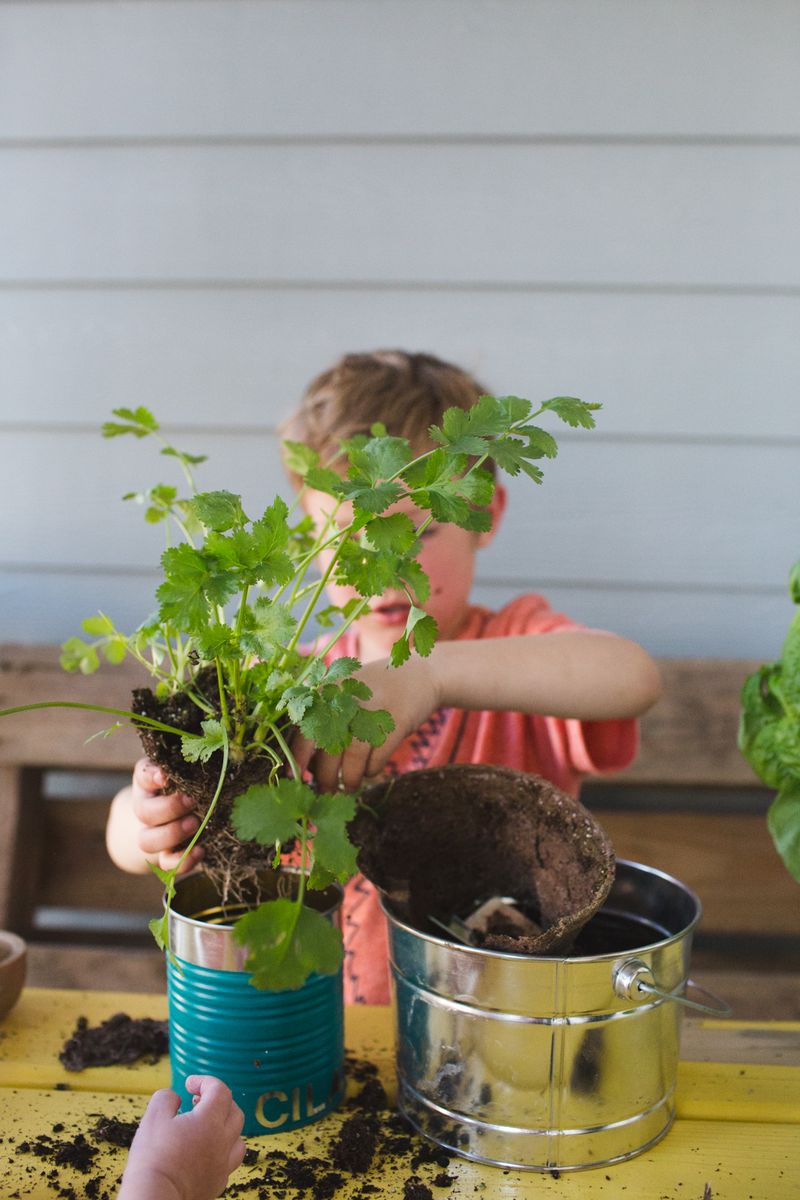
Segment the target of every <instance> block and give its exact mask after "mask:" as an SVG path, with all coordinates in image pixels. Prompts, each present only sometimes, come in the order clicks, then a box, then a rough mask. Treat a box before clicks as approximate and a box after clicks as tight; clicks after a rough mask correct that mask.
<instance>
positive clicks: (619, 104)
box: [0, 0, 800, 138]
mask: <svg viewBox="0 0 800 1200" xmlns="http://www.w3.org/2000/svg"><path fill="white" fill-rule="evenodd" d="M156 8H157V10H158V11H157V12H154V9H156ZM0 45H2V47H3V51H2V53H3V70H2V72H0V136H5V137H16V138H25V137H31V138H54V137H154V136H156V137H158V136H160V137H171V136H191V137H209V136H231V135H233V136H236V135H251V136H284V137H303V136H306V135H308V134H309V133H311V134H325V135H328V136H332V137H340V136H342V135H343V134H344V135H360V136H375V135H380V136H387V135H394V136H401V137H408V136H420V135H440V134H447V135H451V136H452V135H460V136H466V137H471V136H475V135H498V134H500V135H505V136H530V135H545V136H552V135H553V134H555V135H561V136H563V135H565V134H571V135H574V136H580V137H585V136H593V135H594V136H601V137H602V136H608V135H609V134H617V135H635V136H652V135H663V136H671V135H676V134H684V135H685V134H690V135H698V134H699V135H707V134H715V135H734V136H743V135H744V136H776V135H790V136H796V135H797V124H796V118H797V112H798V109H800V79H799V78H798V71H797V61H798V53H800V10H798V6H797V4H796V3H794V0H764V2H761V3H758V2H751V0H602V3H598V2H597V0H251V2H249V3H248V2H246V0H216V2H215V3H208V2H205V0H204V2H199V3H198V2H197V0H189V2H188V3H169V2H165V0H158V2H157V3H156V4H153V3H146V4H143V3H136V2H133V3H66V4H65V3H52V4H46V3H42V4H37V3H34V4H25V3H16V4H15V3H6V4H4V5H3V6H2V9H0ZM42 80H46V81H47V83H48V87H46V88H43V87H42V86H41V81H42ZM54 97H57V103H54V102H53V99H54Z"/></svg>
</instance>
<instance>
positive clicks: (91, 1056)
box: [58, 1013, 169, 1071]
mask: <svg viewBox="0 0 800 1200" xmlns="http://www.w3.org/2000/svg"><path fill="white" fill-rule="evenodd" d="M168 1050H169V1034H168V1026H167V1022H166V1021H154V1020H152V1019H151V1018H150V1017H138V1018H133V1017H129V1016H127V1014H126V1013H116V1014H115V1015H114V1016H113V1017H109V1018H108V1020H106V1021H103V1023H102V1024H101V1025H96V1026H90V1025H89V1022H88V1020H87V1019H86V1017H79V1018H78V1022H77V1025H76V1026H75V1030H74V1032H73V1033H72V1035H71V1036H70V1037H68V1038H67V1040H66V1041H65V1042H64V1046H63V1048H62V1050H61V1052H60V1054H59V1056H58V1057H59V1059H60V1061H61V1062H62V1063H63V1065H64V1066H65V1067H66V1069H67V1070H68V1071H83V1070H84V1069H85V1068H86V1067H110V1066H114V1065H115V1064H116V1063H131V1062H136V1060H137V1059H139V1058H145V1057H146V1058H147V1061H148V1062H150V1063H156V1062H158V1060H159V1059H160V1058H161V1056H162V1055H164V1054H166V1053H167V1052H168Z"/></svg>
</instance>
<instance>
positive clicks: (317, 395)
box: [280, 350, 486, 457]
mask: <svg viewBox="0 0 800 1200" xmlns="http://www.w3.org/2000/svg"><path fill="white" fill-rule="evenodd" d="M485 394H486V388H484V387H483V385H482V384H481V383H479V382H478V380H477V379H475V378H474V377H473V376H472V375H470V374H469V373H468V372H467V371H464V370H462V368H461V367H457V366H454V365H453V363H448V362H444V361H443V360H442V359H441V358H436V357H435V355H433V354H410V353H408V352H407V351H405V350H376V351H373V352H371V353H366V354H345V355H343V357H342V358H340V359H339V361H338V362H336V363H334V365H333V366H332V367H330V368H329V369H328V370H327V371H323V372H322V374H320V375H317V377H316V378H315V379H312V381H311V383H310V384H309V385H308V387H307V388H306V391H305V393H304V395H303V398H302V400H301V402H300V405H299V407H298V408H297V410H296V411H295V412H294V413H293V414H292V415H291V416H290V417H289V418H288V419H287V420H286V421H284V422H283V424H282V426H281V428H280V433H281V436H282V437H283V438H288V439H290V440H291V441H295V442H303V443H304V444H305V445H307V446H310V447H311V448H312V449H314V450H317V451H319V452H320V453H321V454H322V455H323V457H324V456H326V455H327V454H329V453H333V452H335V451H336V450H337V449H338V446H339V442H340V441H342V440H343V439H345V438H349V437H353V436H354V435H355V434H359V433H369V432H370V429H371V428H372V426H373V425H374V424H375V423H376V422H381V423H382V424H383V425H385V426H386V430H387V432H388V433H389V434H391V435H393V436H394V437H404V438H407V439H408V441H409V442H410V443H411V446H412V447H413V449H414V450H423V449H426V448H427V447H428V445H429V444H430V439H429V437H428V429H429V428H430V426H431V425H438V424H440V423H441V419H442V416H443V414H444V413H445V411H446V410H447V409H448V408H455V407H457V408H464V409H467V408H471V407H472V406H473V404H475V402H476V400H477V399H478V398H479V397H480V396H483V395H485Z"/></svg>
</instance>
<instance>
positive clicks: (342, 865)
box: [309, 792, 357, 887]
mask: <svg viewBox="0 0 800 1200" xmlns="http://www.w3.org/2000/svg"><path fill="white" fill-rule="evenodd" d="M316 800H317V803H316V806H315V808H314V810H313V813H312V819H313V821H314V825H315V833H314V870H313V871H312V875H311V878H310V880H309V886H311V887H317V886H318V884H317V882H316V879H315V873H316V876H317V878H319V879H320V881H322V880H323V879H324V882H322V886H323V887H327V885H328V883H329V882H330V881H331V880H332V879H336V880H338V881H339V883H347V881H348V879H350V878H352V876H353V875H355V873H356V869H357V867H356V854H357V851H356V848H355V846H354V845H353V844H352V842H351V841H350V839H349V837H348V836H347V825H348V822H350V821H352V819H353V817H354V816H355V811H356V801H355V797H354V796H350V795H348V793H347V792H336V793H334V794H332V795H331V794H325V795H320V796H317V798H316Z"/></svg>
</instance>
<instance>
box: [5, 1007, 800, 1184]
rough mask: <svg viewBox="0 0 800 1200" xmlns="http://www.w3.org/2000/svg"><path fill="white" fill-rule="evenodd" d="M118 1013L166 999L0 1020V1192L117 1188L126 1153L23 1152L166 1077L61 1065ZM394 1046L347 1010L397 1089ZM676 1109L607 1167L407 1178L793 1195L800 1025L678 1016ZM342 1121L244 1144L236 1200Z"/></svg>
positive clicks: (151, 1011) (142, 1067)
mask: <svg viewBox="0 0 800 1200" xmlns="http://www.w3.org/2000/svg"><path fill="white" fill-rule="evenodd" d="M117 1012H126V1013H127V1014H128V1015H129V1016H131V1017H155V1018H162V1017H164V1016H166V1000H165V998H164V997H163V996H148V995H141V994H138V995H134V994H121V993H115V992H79V991H57V990H55V989H53V990H49V989H35V988H29V989H27V990H26V991H25V992H24V994H23V996H22V998H21V1000H20V1002H19V1004H18V1005H17V1007H16V1008H15V1009H14V1011H13V1012H12V1013H11V1014H10V1015H9V1016H8V1017H7V1018H6V1020H5V1021H4V1022H3V1023H2V1024H0V1138H2V1141H1V1142H0V1200H12V1198H13V1200H16V1198H17V1197H40V1198H42V1200H44V1198H45V1197H46V1198H47V1200H53V1197H55V1196H58V1195H61V1196H62V1197H63V1196H68V1197H71V1196H76V1197H83V1196H97V1197H98V1198H99V1200H103V1197H104V1195H105V1196H108V1197H113V1196H115V1194H116V1181H117V1179H118V1177H119V1174H120V1173H121V1171H122V1168H123V1166H124V1162H125V1153H126V1152H125V1151H124V1150H119V1149H115V1148H113V1147H110V1146H109V1147H108V1148H107V1149H103V1150H101V1153H100V1155H99V1156H98V1158H97V1160H96V1163H95V1165H94V1167H93V1168H92V1171H91V1172H90V1173H88V1174H83V1175H82V1174H80V1173H78V1172H77V1171H76V1170H74V1169H73V1168H67V1167H64V1166H58V1167H57V1168H54V1167H53V1165H52V1163H51V1162H49V1161H46V1160H43V1159H41V1158H36V1157H35V1156H34V1155H32V1154H31V1153H26V1152H20V1149H19V1147H20V1144H24V1143H25V1142H28V1143H31V1142H32V1141H35V1140H36V1139H37V1138H39V1137H41V1135H42V1134H49V1135H50V1136H52V1137H53V1138H58V1137H59V1134H60V1135H61V1136H62V1137H66V1136H68V1135H74V1134H75V1133H76V1132H84V1133H87V1134H88V1133H89V1131H90V1130H91V1128H92V1127H93V1125H94V1124H95V1122H96V1121H97V1118H98V1117H99V1116H105V1117H117V1118H119V1119H120V1120H124V1121H131V1120H135V1119H138V1118H139V1116H140V1115H141V1113H142V1111H143V1109H144V1106H145V1104H146V1101H147V1098H148V1096H149V1095H150V1093H151V1092H152V1091H154V1090H155V1089H156V1088H158V1087H164V1086H167V1085H168V1083H169V1066H168V1063H167V1061H166V1060H162V1061H161V1062H160V1063H158V1064H156V1065H147V1064H144V1063H137V1064H134V1065H132V1066H125V1067H97V1068H92V1069H89V1070H86V1071H83V1072H81V1073H80V1074H75V1073H71V1072H69V1071H65V1070H64V1069H63V1067H62V1066H61V1064H60V1063H59V1061H58V1053H59V1051H60V1049H61V1047H62V1046H63V1043H64V1041H65V1040H66V1038H67V1037H69V1035H70V1034H71V1033H72V1032H73V1030H74V1028H75V1024H76V1021H77V1019H78V1017H80V1016H85V1017H87V1018H88V1020H89V1024H90V1025H97V1024H99V1023H100V1022H101V1021H103V1020H105V1019H106V1018H107V1017H110V1016H112V1015H113V1014H114V1013H117ZM391 1041H392V1028H391V1016H390V1013H389V1011H388V1010H386V1009H377V1008H372V1009H370V1008H354V1009H351V1010H349V1011H348V1014H347V1047H348V1050H349V1051H351V1052H352V1053H353V1054H354V1055H355V1056H356V1057H357V1058H358V1059H365V1060H368V1061H370V1062H373V1063H375V1064H376V1065H377V1066H378V1068H379V1071H380V1076H381V1079H382V1081H383V1083H384V1084H385V1086H386V1088H387V1091H390V1092H393V1089H394V1078H393V1058H392V1046H391ZM677 1108H678V1119H677V1120H676V1122H675V1125H674V1126H673V1128H672V1130H671V1131H670V1132H669V1133H668V1134H667V1136H666V1138H665V1139H664V1140H663V1141H662V1142H661V1143H660V1144H659V1145H657V1146H656V1147H654V1148H653V1149H651V1150H648V1151H647V1152H645V1153H644V1154H641V1155H639V1157H638V1158H634V1159H630V1160H629V1161H628V1162H624V1163H619V1164H617V1165H616V1166H613V1167H598V1168H595V1169H593V1170H588V1171H579V1172H574V1173H567V1172H563V1173H561V1174H560V1175H559V1176H558V1177H556V1176H555V1173H554V1174H540V1173H538V1172H532V1171H504V1170H501V1169H499V1168H493V1167H486V1166H482V1165H480V1164H477V1163H472V1162H468V1161H466V1160H464V1159H457V1158H454V1159H452V1161H451V1162H450V1165H449V1166H448V1168H447V1174H448V1175H449V1176H450V1177H451V1179H452V1182H451V1183H450V1184H449V1185H448V1186H443V1187H438V1186H435V1185H434V1178H435V1176H436V1175H437V1174H439V1173H441V1167H436V1166H432V1165H430V1164H423V1165H422V1166H420V1167H419V1168H418V1169H417V1171H416V1174H417V1175H418V1176H419V1179H420V1180H421V1182H422V1183H425V1184H427V1185H428V1186H430V1187H431V1190H432V1193H433V1195H434V1196H435V1197H441V1200H466V1198H467V1197H469V1198H470V1200H475V1198H476V1197H477V1198H478V1200H481V1198H482V1197H485V1198H486V1200H490V1198H494V1197H499V1198H501V1200H516V1198H517V1197H519V1198H520V1200H527V1198H531V1200H532V1198H533V1197H536V1198H537V1200H539V1198H542V1200H549V1198H551V1197H561V1200H610V1198H611V1197H613V1198H614V1200H627V1198H628V1197H630V1200H673V1198H674V1200H704V1197H705V1200H709V1198H711V1200H800V1024H796V1023H791V1022H764V1023H758V1022H756V1023H753V1022H748V1023H743V1022H734V1021H712V1020H709V1021H702V1020H701V1021H698V1020H687V1021H685V1023H684V1038H683V1043H682V1061H681V1064H680V1070H679V1078H678V1093H677ZM347 1115H348V1114H347V1113H346V1112H342V1113H335V1114H333V1115H331V1116H329V1117H327V1118H325V1119H324V1120H323V1121H320V1122H318V1123H317V1124H316V1125H314V1126H313V1127H309V1128H307V1129H304V1130H299V1131H298V1132H296V1133H285V1134H273V1135H271V1136H267V1137H260V1138H251V1139H249V1146H250V1147H251V1148H252V1149H254V1150H256V1151H257V1152H258V1162H256V1163H255V1164H251V1165H249V1166H242V1167H240V1168H239V1169H238V1170H237V1171H236V1173H235V1174H234V1176H233V1177H232V1179H231V1183H232V1184H234V1185H236V1186H235V1187H234V1188H233V1194H235V1195H237V1196H244V1197H252V1198H253V1200H261V1198H263V1197H265V1196H267V1195H270V1193H269V1191H267V1190H265V1188H264V1184H263V1182H262V1183H259V1182H257V1181H258V1180H259V1179H261V1180H263V1177H264V1169H265V1164H266V1163H268V1162H269V1160H268V1159H267V1157H266V1156H267V1154H268V1153H269V1152H270V1151H271V1150H275V1149H280V1150H283V1151H287V1152H288V1153H289V1154H292V1152H293V1151H294V1150H295V1149H296V1148H297V1147H299V1146H301V1145H302V1146H303V1153H305V1154H311V1153H313V1154H315V1155H317V1156H319V1157H320V1158H324V1157H325V1155H326V1150H327V1148H328V1146H329V1145H330V1142H331V1141H332V1140H333V1138H334V1137H335V1135H336V1133H337V1131H338V1130H339V1129H340V1128H341V1125H342V1122H343V1121H344V1120H345V1118H346V1116H347ZM54 1127H55V1129H56V1130H57V1132H53V1130H54ZM59 1127H63V1133H62V1132H61V1130H60V1129H59ZM298 1153H299V1152H298ZM48 1172H49V1173H50V1177H49V1178H48ZM408 1175H409V1170H408V1168H407V1166H406V1167H404V1168H403V1169H402V1171H401V1170H400V1169H399V1168H398V1171H397V1173H396V1176H395V1177H394V1178H393V1177H391V1173H387V1169H386V1166H385V1164H384V1165H383V1166H382V1167H381V1168H380V1169H378V1170H376V1169H374V1168H373V1169H372V1170H371V1171H369V1172H367V1174H365V1175H360V1176H355V1177H352V1178H351V1179H348V1180H347V1181H346V1182H345V1183H344V1185H343V1186H341V1187H340V1188H339V1189H338V1190H337V1191H336V1193H335V1200H350V1198H355V1197H362V1196H363V1197H374V1200H380V1198H381V1197H386V1198H387V1200H388V1198H389V1197H391V1198H392V1200H395V1198H396V1200H402V1198H403V1193H404V1180H405V1179H406V1178H408ZM93 1179H97V1180H98V1182H95V1183H93V1182H91V1181H92V1180H93ZM70 1188H71V1189H73V1190H72V1191H70ZM304 1194H307V1195H310V1193H304V1192H303V1191H302V1190H301V1189H299V1188H298V1187H289V1188H287V1189H286V1190H285V1191H284V1192H283V1195H284V1196H285V1197H286V1198H287V1200H288V1198H294V1197H296V1196H303V1195H304ZM270 1200H272V1196H271V1195H270Z"/></svg>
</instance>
